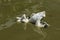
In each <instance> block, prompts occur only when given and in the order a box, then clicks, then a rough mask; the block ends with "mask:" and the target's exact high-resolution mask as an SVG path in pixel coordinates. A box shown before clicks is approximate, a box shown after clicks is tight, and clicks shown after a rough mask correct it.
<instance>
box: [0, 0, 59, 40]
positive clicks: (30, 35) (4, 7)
mask: <svg viewBox="0 0 60 40" xmlns="http://www.w3.org/2000/svg"><path fill="white" fill-rule="evenodd" d="M43 10H45V11H46V15H47V17H46V19H45V20H46V21H47V22H48V23H49V24H50V25H51V26H50V27H49V28H46V29H44V30H43V31H44V32H46V34H47V36H46V38H45V39H44V38H43V37H42V35H39V34H38V33H37V32H34V31H33V27H34V25H31V24H28V25H27V27H28V28H27V30H26V31H25V30H24V29H23V27H24V25H23V24H20V23H15V17H16V16H17V15H21V14H23V13H26V14H27V15H30V14H31V13H33V12H39V11H43ZM41 38H43V39H44V40H60V0H0V40H42V39H41Z"/></svg>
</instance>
